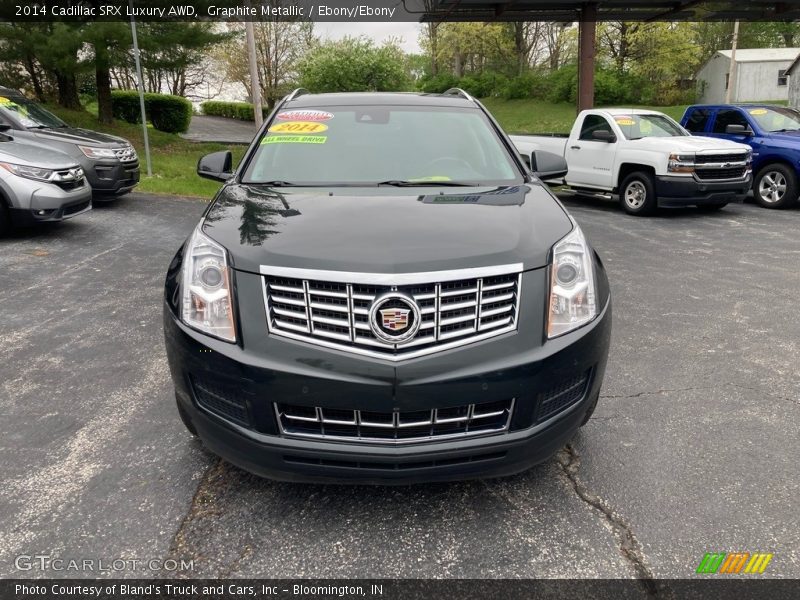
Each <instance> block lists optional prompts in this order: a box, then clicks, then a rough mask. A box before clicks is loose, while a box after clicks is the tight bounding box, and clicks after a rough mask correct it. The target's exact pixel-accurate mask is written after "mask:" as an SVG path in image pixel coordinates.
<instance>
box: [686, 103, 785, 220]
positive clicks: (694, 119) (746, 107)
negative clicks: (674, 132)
mask: <svg viewBox="0 0 800 600" xmlns="http://www.w3.org/2000/svg"><path fill="white" fill-rule="evenodd" d="M681 125H683V126H684V127H685V128H686V129H688V130H689V131H690V132H691V133H692V134H693V135H702V136H707V137H715V138H722V139H726V140H731V141H734V142H741V143H744V144H749V145H750V146H751V147H752V148H753V173H754V174H755V176H754V177H753V197H754V198H755V200H756V202H758V203H759V204H760V205H761V206H765V207H767V208H786V207H788V206H791V205H793V204H795V203H796V202H797V197H798V193H800V188H798V181H800V112H798V111H796V110H794V109H792V108H787V107H785V106H773V105H770V104H703V105H695V106H690V107H689V108H687V109H686V112H685V113H684V115H683V119H681Z"/></svg>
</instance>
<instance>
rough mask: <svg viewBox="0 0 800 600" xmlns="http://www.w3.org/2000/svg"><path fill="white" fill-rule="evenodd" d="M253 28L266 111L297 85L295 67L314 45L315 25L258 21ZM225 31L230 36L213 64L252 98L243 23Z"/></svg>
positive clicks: (217, 53)
mask: <svg viewBox="0 0 800 600" xmlns="http://www.w3.org/2000/svg"><path fill="white" fill-rule="evenodd" d="M253 28H254V34H255V41H256V55H257V57H258V67H259V73H258V75H259V81H260V83H261V97H262V98H263V99H264V101H265V103H266V105H267V108H268V109H272V107H273V106H275V103H276V102H277V101H278V100H280V99H281V98H282V97H283V96H284V95H285V94H286V93H287V92H288V91H289V90H290V89H291V88H292V87H294V86H295V85H296V82H297V78H298V74H297V65H298V63H299V62H300V60H301V59H302V58H303V57H304V56H305V54H306V53H307V52H308V50H309V49H310V48H312V47H313V46H314V45H315V44H316V43H317V40H316V38H315V37H314V23H312V22H308V21H299V22H287V21H261V22H257V23H253ZM228 31H229V32H230V34H231V37H230V39H229V40H228V41H227V42H226V43H225V44H222V45H221V46H220V47H219V48H218V50H217V52H216V54H215V59H216V62H217V63H218V64H220V65H221V67H222V70H223V71H224V72H225V75H226V78H227V79H228V80H229V81H236V82H238V83H241V84H242V85H243V86H244V88H245V90H247V94H248V96H250V97H252V95H253V91H252V89H250V71H249V68H248V64H249V63H248V59H247V47H246V45H245V35H244V24H243V23H230V24H229V25H228Z"/></svg>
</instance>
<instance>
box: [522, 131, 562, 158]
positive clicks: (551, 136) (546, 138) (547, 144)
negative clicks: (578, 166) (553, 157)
mask: <svg viewBox="0 0 800 600" xmlns="http://www.w3.org/2000/svg"><path fill="white" fill-rule="evenodd" d="M510 137H511V141H512V142H513V143H514V145H515V146H516V147H517V150H519V151H520V152H521V153H523V154H530V153H531V152H534V151H535V150H544V151H545V152H551V153H553V154H557V155H558V156H564V154H565V151H566V148H567V140H568V139H569V134H568V133H540V134H535V135H512V136H510Z"/></svg>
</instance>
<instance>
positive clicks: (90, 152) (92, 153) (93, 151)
mask: <svg viewBox="0 0 800 600" xmlns="http://www.w3.org/2000/svg"><path fill="white" fill-rule="evenodd" d="M78 148H80V149H81V152H83V153H84V154H85V155H86V156H87V157H88V158H117V154H116V153H115V152H114V150H112V149H111V148H95V147H93V146H78Z"/></svg>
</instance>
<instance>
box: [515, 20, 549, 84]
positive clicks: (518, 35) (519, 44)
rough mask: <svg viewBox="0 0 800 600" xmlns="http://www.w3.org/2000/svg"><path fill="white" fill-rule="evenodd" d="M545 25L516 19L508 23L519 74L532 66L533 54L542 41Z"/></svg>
mask: <svg viewBox="0 0 800 600" xmlns="http://www.w3.org/2000/svg"><path fill="white" fill-rule="evenodd" d="M543 26H544V23H537V22H525V21H516V22H514V23H508V24H507V25H506V29H507V30H508V33H509V34H510V37H511V38H512V40H513V43H514V55H515V56H516V58H517V74H518V75H522V74H523V73H525V71H527V70H528V69H529V68H530V67H531V59H532V54H533V52H534V50H535V49H536V48H537V47H538V46H539V45H540V44H541V42H542V37H543V33H544V31H543V30H544V27H543Z"/></svg>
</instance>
